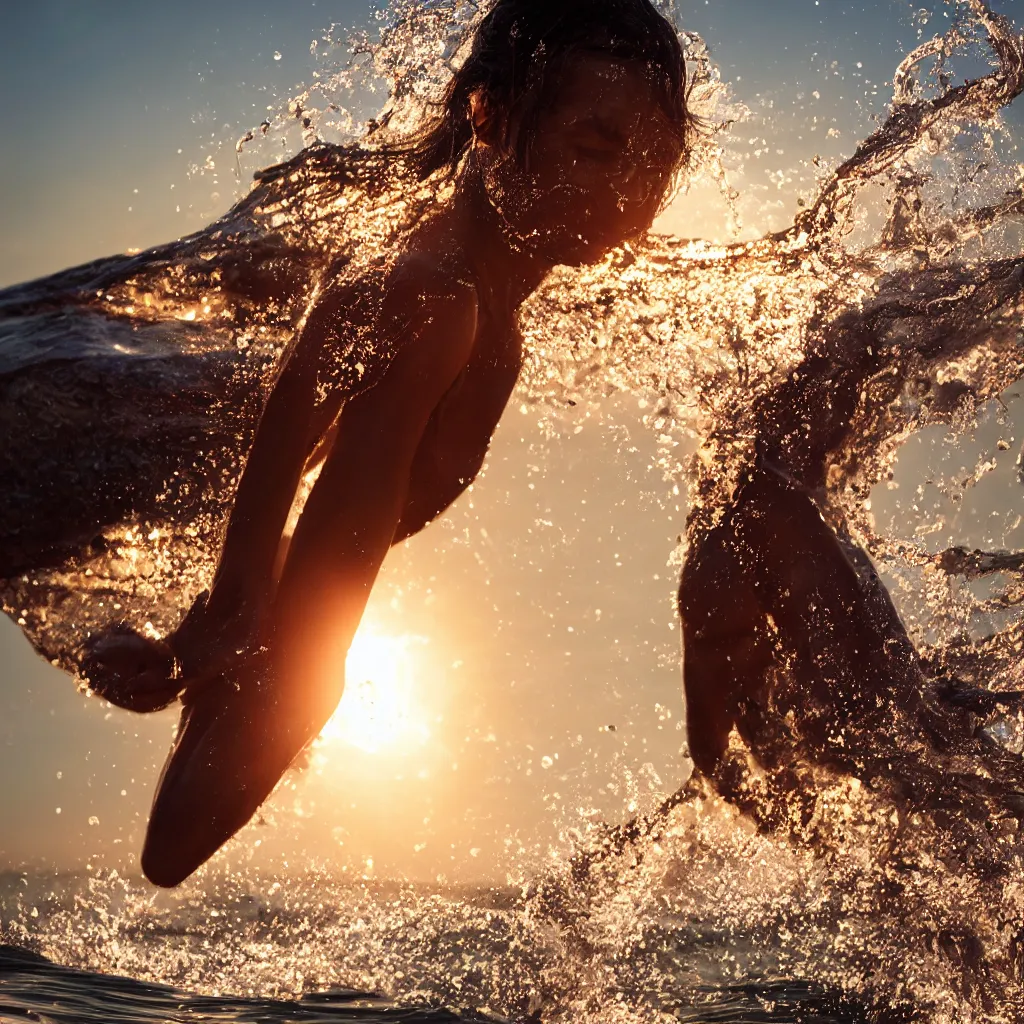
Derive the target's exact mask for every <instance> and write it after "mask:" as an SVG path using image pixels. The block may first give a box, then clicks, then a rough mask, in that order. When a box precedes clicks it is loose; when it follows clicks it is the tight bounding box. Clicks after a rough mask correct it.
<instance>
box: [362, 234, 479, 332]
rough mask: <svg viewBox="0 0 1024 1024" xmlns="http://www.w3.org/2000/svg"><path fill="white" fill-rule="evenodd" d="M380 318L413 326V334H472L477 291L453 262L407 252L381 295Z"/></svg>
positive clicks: (474, 324)
mask: <svg viewBox="0 0 1024 1024" xmlns="http://www.w3.org/2000/svg"><path fill="white" fill-rule="evenodd" d="M381 312H382V314H383V315H384V316H385V317H389V318H390V317H397V318H398V319H399V320H402V321H404V322H408V321H409V320H410V319H411V318H414V319H415V320H416V321H417V323H416V324H415V325H413V324H411V323H410V324H409V326H410V327H414V330H413V333H415V334H430V333H433V331H434V330H437V329H440V330H442V331H444V332H445V333H449V334H451V333H458V334H460V335H462V334H468V335H469V336H470V337H473V336H475V334H476V322H477V314H478V312H479V309H478V301H477V289H476V284H475V283H474V281H473V279H472V277H471V276H470V275H469V273H468V272H467V271H466V270H465V268H464V267H462V266H461V265H460V263H459V261H457V260H455V259H454V258H449V259H445V258H438V257H437V256H436V255H435V254H433V253H423V252H411V253H407V254H405V255H403V256H402V257H400V258H399V259H398V260H396V261H395V264H394V266H393V267H392V268H391V272H390V274H389V275H388V279H387V282H386V285H385V287H384V291H383V295H382V309H381Z"/></svg>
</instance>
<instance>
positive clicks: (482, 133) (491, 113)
mask: <svg viewBox="0 0 1024 1024" xmlns="http://www.w3.org/2000/svg"><path fill="white" fill-rule="evenodd" d="M469 120H470V121H471V122H472V124H473V138H475V139H476V141H477V142H479V143H480V144H481V145H483V146H492V147H494V148H496V149H500V148H501V147H502V143H503V139H502V138H501V124H500V120H501V119H500V118H499V117H498V116H497V112H496V111H495V109H494V103H493V102H492V101H491V99H490V97H489V96H488V95H487V93H486V92H484V90H483V89H474V90H473V92H472V93H471V94H470V97H469Z"/></svg>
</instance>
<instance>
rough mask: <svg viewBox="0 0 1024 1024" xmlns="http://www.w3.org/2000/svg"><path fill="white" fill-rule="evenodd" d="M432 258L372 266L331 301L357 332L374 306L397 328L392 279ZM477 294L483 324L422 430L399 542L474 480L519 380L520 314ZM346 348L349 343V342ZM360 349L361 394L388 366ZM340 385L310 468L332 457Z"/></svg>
mask: <svg viewBox="0 0 1024 1024" xmlns="http://www.w3.org/2000/svg"><path fill="white" fill-rule="evenodd" d="M433 258H434V259H436V257H433ZM431 259H432V254H410V255H409V256H406V257H404V258H401V259H400V260H399V261H398V262H397V263H396V265H394V266H393V267H392V268H391V270H390V272H380V271H378V270H376V268H375V270H374V271H371V272H370V273H369V274H368V275H365V276H363V277H362V278H361V279H360V280H359V282H358V283H356V284H354V285H353V286H348V287H345V288H344V293H345V294H344V295H343V296H341V295H340V296H339V297H338V298H337V299H336V300H334V301H336V302H337V303H338V306H339V307H345V309H346V312H348V314H349V315H348V316H347V317H346V320H348V322H349V326H350V327H353V326H355V327H358V326H359V325H360V322H361V324H362V325H365V324H366V321H367V319H368V318H369V316H370V315H371V314H370V309H371V308H372V307H376V309H375V310H374V313H376V312H378V311H380V312H384V313H385V318H386V319H392V318H393V319H394V320H395V322H397V323H398V324H399V326H400V325H401V316H400V315H398V316H396V315H395V313H394V312H392V313H391V315H390V317H389V316H388V314H387V312H386V307H387V305H388V300H387V296H388V294H389V291H390V285H391V283H392V281H393V280H394V277H395V275H398V274H412V275H415V274H416V273H417V269H416V264H417V263H419V262H420V261H421V260H423V261H428V260H431ZM449 261H450V271H451V273H452V275H453V276H456V275H457V276H458V277H460V278H462V279H464V280H465V279H467V278H468V277H469V276H470V275H469V274H468V271H466V270H465V268H461V267H460V266H459V262H460V261H458V259H457V258H456V257H455V256H454V254H452V255H448V256H447V257H446V258H445V263H446V264H448V263H449ZM480 292H481V289H479V288H478V289H477V294H478V304H479V313H478V326H477V332H476V339H475V342H474V346H473V351H472V355H471V357H470V360H469V362H468V363H467V364H466V366H465V369H464V370H463V371H462V373H460V374H459V376H458V378H457V379H456V380H455V382H454V383H453V384H452V386H451V387H450V388H449V389H448V391H447V392H446V394H445V395H444V397H443V398H442V399H441V401H440V402H439V403H438V405H437V407H436V408H435V410H434V413H433V415H432V416H431V417H430V420H429V422H428V424H427V427H426V429H425V430H424V433H423V437H422V440H421V442H420V446H419V448H418V450H417V452H416V456H415V458H414V460H413V464H412V467H411V471H410V480H409V499H408V502H407V506H406V510H405V512H404V514H403V516H402V519H401V522H400V523H399V527H398V531H397V534H396V540H400V539H403V538H404V537H407V536H410V535H411V534H413V533H416V532H417V531H418V530H420V529H422V528H423V527H424V526H425V525H426V524H427V523H428V522H429V521H430V520H431V519H433V518H434V517H435V516H437V515H438V514H439V513H440V512H442V511H443V510H444V509H445V508H447V507H448V506H449V505H450V504H451V503H452V502H453V501H455V499H456V498H458V496H459V495H460V494H462V492H463V491H464V490H465V489H466V488H467V487H468V486H469V485H470V484H471V483H472V482H473V480H474V478H475V477H476V475H477V473H478V472H479V471H480V467H481V465H482V464H483V460H484V457H485V456H486V454H487V449H488V446H489V445H490V440H491V436H492V435H493V433H494V430H495V428H496V427H497V425H498V421H499V420H500V418H501V415H502V413H503V411H504V409H505V406H506V404H507V402H508V399H509V396H510V395H511V393H512V390H513V389H514V387H515V384H516V381H517V379H518V377H519V370H520V367H521V365H522V335H521V334H520V332H519V329H518V324H517V317H516V314H515V311H514V310H512V309H503V308H495V307H496V306H498V305H500V304H497V303H493V302H490V301H488V297H487V296H484V295H481V294H480ZM339 311H340V310H339ZM353 314H354V315H353ZM353 320H354V321H355V324H353V323H352V321H353ZM385 333H386V332H385ZM375 334H376V332H375ZM339 340H340V339H339ZM376 340H377V342H378V343H379V342H380V340H381V339H380V338H379V337H378V338H377V339H376ZM342 344H343V345H345V343H344V342H342ZM332 348H333V349H334V351H333V358H334V359H335V360H336V359H337V358H338V356H339V355H340V353H339V351H338V348H337V347H334V346H332ZM345 348H346V349H348V346H347V345H345ZM359 351H360V346H358V345H356V346H354V347H353V348H351V349H348V351H346V352H345V354H344V359H345V361H346V363H348V362H351V363H352V364H358V365H360V366H363V370H362V372H361V373H360V376H359V383H358V384H356V385H355V387H356V390H362V389H363V388H364V387H372V386H373V385H374V384H375V383H376V380H377V379H379V378H378V374H377V373H376V372H375V369H376V368H377V366H379V367H380V372H386V362H385V363H383V364H382V363H380V362H377V364H376V366H375V365H371V360H370V358H369V357H361V356H360V355H359ZM364 364H365V365H364ZM329 376H331V377H333V376H334V374H333V373H331V374H329ZM338 384H341V386H340V387H338V386H336V387H335V388H333V389H331V390H330V391H329V392H328V394H327V396H326V398H325V400H324V401H323V402H322V404H321V406H320V407H319V409H318V410H317V413H316V420H317V422H316V426H315V433H316V436H318V437H319V438H320V440H319V442H318V444H317V446H316V448H315V450H314V452H313V454H312V456H311V458H310V465H315V464H317V463H319V462H321V461H322V460H323V459H324V458H325V457H326V455H327V453H328V452H329V450H330V448H331V445H332V444H333V438H334V433H335V429H336V425H337V419H338V414H339V412H340V411H341V409H342V407H343V405H344V402H345V400H346V398H347V397H348V396H349V395H350V394H351V393H352V392H351V390H350V388H349V387H345V386H344V385H343V384H342V381H341V380H339V381H338Z"/></svg>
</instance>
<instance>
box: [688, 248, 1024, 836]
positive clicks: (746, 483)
mask: <svg viewBox="0 0 1024 1024" xmlns="http://www.w3.org/2000/svg"><path fill="white" fill-rule="evenodd" d="M1019 278H1020V274H1019V269H1018V268H1016V267H1015V266H1014V265H1013V264H1012V263H1011V261H1006V263H1005V265H999V264H996V265H994V269H992V270H990V272H989V273H988V275H987V277H986V279H985V280H984V281H980V283H979V286H978V289H977V292H976V293H975V294H973V295H971V296H967V297H965V295H964V294H963V291H962V289H961V291H960V292H958V291H957V287H958V285H957V284H955V283H952V276H951V275H950V280H949V281H947V280H946V279H945V278H944V276H943V274H942V272H941V270H940V271H935V272H932V273H931V274H930V275H928V274H922V275H921V278H920V281H919V286H920V289H921V292H922V293H923V294H926V295H928V296H929V297H930V298H931V297H934V296H935V295H937V294H943V295H948V299H947V303H948V305H947V307H946V308H944V311H943V314H942V315H941V316H935V317H932V318H931V319H930V320H928V321H925V320H921V321H919V322H918V324H917V325H916V332H917V333H916V336H912V335H908V334H907V332H903V333H902V334H901V333H899V332H898V331H895V330H894V331H893V332H892V338H891V339H890V338H889V337H888V335H887V331H888V330H889V326H890V324H897V325H898V324H899V323H900V319H899V316H900V313H901V312H903V310H904V309H905V307H904V306H901V305H900V302H901V301H902V295H903V294H905V291H904V290H901V289H900V288H899V287H893V288H891V294H890V293H889V292H887V291H886V288H885V287H883V288H881V289H880V292H881V297H880V298H879V299H877V300H876V301H875V304H874V305H873V306H868V307H866V308H865V309H864V310H862V311H851V312H848V313H846V314H844V315H843V316H841V317H839V318H837V319H836V320H835V321H834V322H833V323H832V324H830V325H829V326H828V328H827V330H826V331H825V332H823V334H822V336H821V337H820V338H819V339H818V341H817V343H815V344H814V345H812V346H811V347H810V349H809V351H808V352H807V354H806V355H805V357H804V359H803V360H802V361H801V362H800V363H799V364H798V365H797V366H796V367H795V368H794V370H793V372H792V373H791V374H790V375H789V376H788V377H787V378H786V379H785V380H783V381H782V382H781V383H780V384H779V385H777V386H776V387H774V388H773V389H772V390H770V391H769V392H767V393H766V394H765V395H764V396H762V397H761V398H760V399H759V400H758V401H757V402H756V403H755V404H754V408H753V410H752V422H751V424H750V425H749V426H750V430H751V433H752V434H753V436H754V437H755V438H756V440H755V444H754V448H755V451H754V458H753V460H752V462H751V464H750V465H748V466H747V468H746V469H745V470H744V471H743V472H742V474H741V476H740V480H739V483H738V486H736V488H735V489H734V491H733V493H732V495H731V496H730V497H729V498H728V499H727V500H726V501H725V504H724V507H721V508H718V509H715V514H713V515H708V514H707V512H708V510H706V509H698V510H697V514H694V515H692V517H691V523H690V530H689V549H688V551H687V554H686V558H685V560H684V565H683V570H682V574H681V579H680V586H679V595H678V600H679V611H680V616H681V622H682V634H683V687H684V693H685V700H686V723H687V742H688V748H689V754H690V757H691V759H692V760H693V763H694V766H695V768H696V770H697V772H698V773H699V775H700V777H702V778H703V779H706V780H708V781H709V782H710V783H711V785H712V786H713V787H714V788H715V789H716V790H717V791H718V792H719V793H720V794H721V795H722V796H724V797H726V798H727V799H729V800H731V801H732V802H734V803H736V804H737V805H739V806H740V807H741V808H742V809H744V810H746V811H748V812H750V813H751V814H752V815H753V816H754V818H755V820H758V821H759V822H760V823H761V824H762V825H763V826H765V827H767V828H774V827H778V826H780V825H782V824H783V823H784V822H785V821H789V822H792V820H793V815H792V810H793V808H794V806H796V807H799V806H801V801H803V802H804V804H805V805H806V806H805V807H804V810H805V811H806V813H803V812H801V813H798V814H797V815H796V818H797V819H801V814H802V816H803V818H805V819H808V820H809V817H810V814H811V811H810V809H809V808H810V804H807V800H813V792H811V790H813V789H814V787H815V783H814V781H813V779H812V778H811V777H807V778H802V777H801V768H802V766H818V767H824V768H826V769H828V770H830V771H838V772H840V773H844V774H847V775H850V776H853V777H857V778H859V779H861V780H863V781H865V782H866V783H868V784H869V785H872V786H876V785H886V786H888V787H889V789H890V791H891V792H892V794H893V795H895V796H897V797H898V798H899V799H900V800H903V801H905V802H906V803H907V804H908V805H909V806H912V807H914V808H917V809H919V808H931V809H932V810H934V809H937V808H953V807H957V808H959V811H960V813H962V814H970V815H977V814H979V813H980V814H983V815H986V814H990V813H994V814H995V816H997V817H998V816H999V815H1002V814H1006V813H1011V814H1012V815H1014V816H1019V814H1020V801H1019V796H1018V793H1019V791H1020V790H1021V786H1022V783H1024V761H1022V760H1021V758H1020V757H1018V756H1016V755H1014V754H1013V753H1012V752H1011V751H1008V750H1005V749H1003V748H1001V747H999V746H998V745H996V744H994V743H992V742H988V741H987V740H986V737H985V733H984V725H985V722H986V720H987V719H989V718H991V717H993V716H994V715H996V714H999V713H1001V710H1002V709H1005V708H1008V709H1010V711H1011V712H1014V713H1015V712H1017V711H1018V710H1019V709H1020V708H1021V707H1022V699H1021V698H1022V696H1024V695H1021V694H1018V693H1014V692H1002V693H1000V692H996V691H991V690H988V689H979V688H978V687H977V686H970V685H966V684H964V683H963V682H962V681H961V680H958V679H956V678H952V677H945V678H944V677H943V676H944V673H942V672H941V671H940V672H936V671H935V668H934V667H933V666H931V665H929V663H928V662H927V661H926V659H924V658H922V656H921V655H920V653H919V652H918V651H917V649H916V648H915V646H914V644H913V642H912V641H911V639H910V637H909V636H908V634H907V630H906V627H905V626H904V624H903V622H902V620H901V618H900V616H899V614H898V612H897V610H896V608H895V606H894V604H893V602H892V600H891V598H890V596H889V594H888V592H887V590H886V588H885V586H884V584H883V583H882V581H881V579H880V578H879V576H878V574H877V572H876V571H875V568H874V566H873V565H872V563H871V560H870V558H869V557H868V555H867V553H866V552H865V551H864V550H863V548H861V547H860V546H859V545H858V544H857V543H856V542H855V541H854V539H853V538H852V536H851V535H850V534H849V532H848V531H847V530H846V528H845V526H844V525H843V523H842V522H840V523H839V525H838V527H837V528H833V526H832V525H830V524H829V522H828V521H826V518H825V515H824V513H823V510H825V511H826V512H827V511H828V509H829V504H828V497H827V484H828V476H829V467H830V466H831V465H834V464H836V463H837V462H841V461H842V458H843V453H844V452H849V451H850V447H849V446H850V445H852V444H855V443H856V441H857V438H858V428H863V427H864V425H865V419H864V417H865V416H867V421H868V422H870V420H871V417H872V416H882V415H883V412H882V410H884V409H885V407H886V406H887V405H888V404H889V403H891V402H893V401H895V400H897V399H898V398H899V397H900V395H901V394H902V392H903V389H904V387H905V386H906V385H907V384H908V381H910V380H912V379H913V377H912V375H916V379H917V380H918V382H920V381H924V380H928V379H929V377H928V376H927V375H926V373H925V371H924V369H923V367H926V366H927V365H928V364H929V363H934V364H938V363H940V362H941V361H943V360H948V359H950V358H952V357H954V356H957V355H960V356H962V355H963V353H964V351H967V350H969V349H970V347H971V346H972V345H975V344H977V340H978V336H977V335H976V334H974V333H970V334H966V335H965V334H964V332H962V331H961V332H959V333H958V332H957V330H956V326H957V323H958V321H957V317H958V316H960V317H965V316H967V315H969V313H970V312H971V311H972V304H973V305H974V306H978V307H980V308H981V309H982V311H983V313H984V315H985V316H986V317H987V318H988V322H989V324H990V325H991V331H990V333H989V334H986V335H984V337H985V338H986V339H988V340H989V341H990V342H991V343H992V344H993V345H995V344H997V341H996V340H994V339H996V337H997V335H998V334H999V330H998V327H997V325H998V324H999V322H1000V316H1001V313H1002V312H1003V311H1009V312H1010V313H1011V315H1012V311H1013V310H1014V309H1015V308H1016V304H1017V303H1018V302H1019ZM901 283H902V281H901V279H899V278H897V279H896V284H897V285H899V284H901ZM893 296H895V298H894V297H893ZM1006 347H1007V349H1008V348H1009V345H1008V344H1007V346H1006ZM1013 362H1014V357H1013V356H1012V355H1010V354H1009V353H1008V358H1007V364H1008V369H1007V373H1008V374H1011V373H1012V370H1011V369H1010V367H1011V366H1012V365H1013ZM1010 379H1012V376H1011V378H1010ZM956 384H957V382H955V381H954V382H947V383H945V384H939V383H937V382H935V383H933V384H932V385H930V395H929V398H928V401H929V402H930V404H931V406H932V407H933V409H934V411H935V412H936V414H937V415H941V411H940V410H941V407H942V405H943V403H944V402H945V401H946V396H945V394H944V393H945V392H946V391H948V390H949V389H950V388H951V387H953V386H954V385H956ZM959 388H960V392H966V391H969V390H970V389H969V388H968V387H967V385H965V384H962V383H961V384H960V385H959ZM861 445H862V446H863V442H861ZM859 457H860V458H861V459H863V457H864V456H863V454H860V456H859ZM948 554H950V553H948V552H947V555H948ZM939 561H940V562H941V561H942V560H941V559H940V560H939ZM734 730H735V733H736V734H737V735H738V737H739V738H740V740H741V741H742V743H743V745H744V746H745V748H746V751H748V752H749V753H751V754H753V756H754V758H755V759H756V761H757V762H758V764H759V765H760V768H761V769H762V770H763V772H764V773H765V776H766V778H767V780H768V781H767V787H765V785H763V784H762V785H754V786H752V785H751V784H750V772H749V765H748V763H747V761H746V755H745V753H744V752H743V751H742V750H740V749H738V748H734V747H733V744H732V734H733V731H734ZM802 790H803V792H801V791H802ZM979 808H984V810H979Z"/></svg>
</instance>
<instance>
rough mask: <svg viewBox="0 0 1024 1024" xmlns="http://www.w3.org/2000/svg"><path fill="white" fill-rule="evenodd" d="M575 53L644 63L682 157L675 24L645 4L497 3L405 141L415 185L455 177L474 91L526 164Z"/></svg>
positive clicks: (682, 86) (576, 0)
mask: <svg viewBox="0 0 1024 1024" xmlns="http://www.w3.org/2000/svg"><path fill="white" fill-rule="evenodd" d="M581 52H586V53H600V54H603V55H607V56H610V57H615V58H617V59H619V60H627V61H636V62H638V63H640V64H642V65H644V66H645V67H646V69H647V73H648V74H649V75H650V80H651V83H652V85H653V86H654V87H655V94H656V96H657V99H658V102H659V104H660V106H661V108H662V110H663V112H664V114H665V115H666V117H667V118H668V122H669V124H670V125H671V126H672V129H673V130H674V132H675V134H676V135H677V139H678V142H679V156H680V160H682V159H683V158H684V157H685V156H686V154H687V152H688V149H689V142H690V138H691V133H692V130H693V128H694V126H695V123H696V119H695V118H694V117H693V116H692V115H691V113H690V111H689V109H688V105H687V98H688V96H687V78H686V62H685V59H684V56H683V52H682V47H681V46H680V43H679V36H678V35H677V33H676V30H675V28H674V27H673V26H672V24H671V23H670V22H669V21H668V20H667V19H666V18H664V17H663V16H662V15H661V14H659V13H658V11H657V10H656V9H655V7H654V6H653V5H652V4H651V2H650V0H495V3H494V5H493V6H492V7H491V9H490V11H488V13H487V14H486V15H485V16H484V18H483V19H482V20H481V21H480V22H479V23H478V24H477V25H476V27H475V30H473V34H472V43H471V44H470V49H469V55H468V56H467V57H466V59H465V61H464V62H463V63H462V65H461V66H460V67H459V68H458V70H457V71H456V72H455V75H454V77H453V78H452V80H451V82H450V83H449V85H448V88H447V90H446V92H445V94H444V97H443V99H442V100H441V102H440V103H439V104H438V106H439V107H440V112H439V114H438V115H437V116H436V117H435V118H434V119H433V120H432V121H428V123H427V124H426V125H425V126H424V127H423V129H422V130H421V131H420V132H419V133H417V135H416V136H415V137H414V138H413V139H412V140H410V141H409V143H408V147H407V149H406V159H407V161H408V165H409V166H410V169H411V170H412V171H413V172H414V173H415V175H416V176H417V177H418V178H420V179H421V180H422V179H425V178H428V177H430V176H431V175H432V174H434V173H436V172H438V171H444V172H445V173H447V174H449V175H450V174H452V173H454V172H455V170H456V168H457V167H458V166H459V164H460V162H461V160H462V158H463V156H464V155H465V154H466V152H467V151H468V150H469V149H470V147H471V145H472V142H473V125H472V122H471V120H470V113H469V111H470V102H471V99H472V97H473V96H474V94H477V93H482V94H483V96H484V97H485V98H486V100H487V101H488V103H489V104H490V105H491V106H492V109H493V111H494V114H495V116H496V117H497V118H498V119H499V120H498V124H499V126H500V127H501V129H502V131H503V133H504V142H505V145H506V147H507V148H509V149H512V150H514V152H515V153H516V156H517V158H518V159H519V160H520V161H522V160H523V159H524V157H525V155H526V153H527V152H528V151H529V146H530V143H531V141H532V138H533V134H534V131H535V129H536V123H537V118H538V116H539V114H540V111H541V110H542V109H544V106H545V103H546V101H547V100H549V98H550V93H551V91H552V90H553V89H554V88H556V87H557V84H558V79H559V73H560V71H561V69H562V67H563V66H564V64H565V62H566V61H567V60H568V58H569V57H571V56H572V54H574V53H581Z"/></svg>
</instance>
